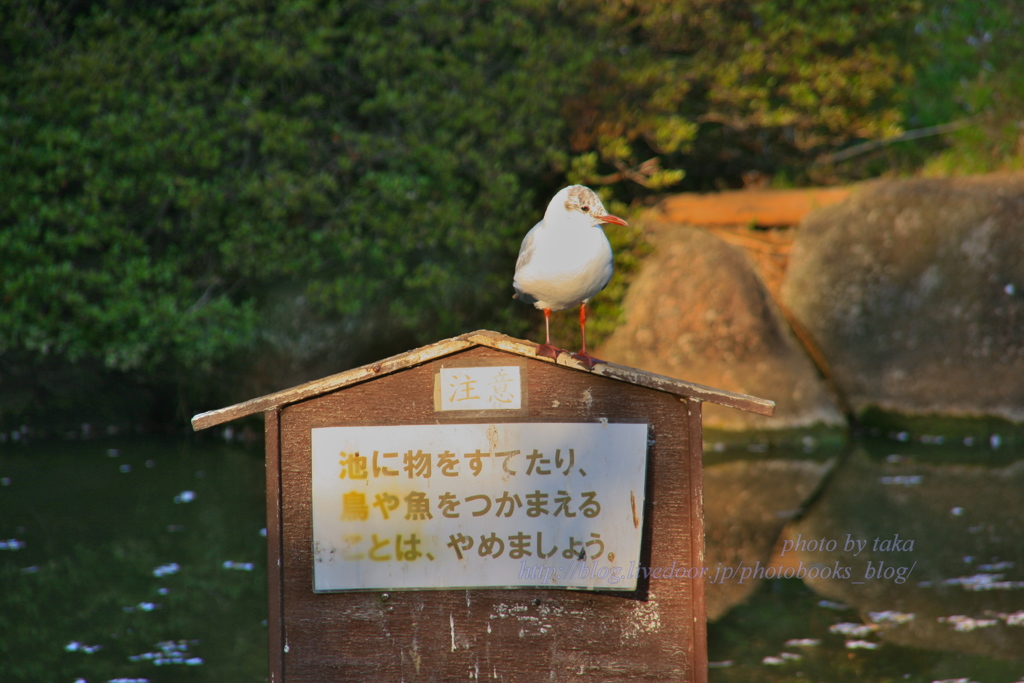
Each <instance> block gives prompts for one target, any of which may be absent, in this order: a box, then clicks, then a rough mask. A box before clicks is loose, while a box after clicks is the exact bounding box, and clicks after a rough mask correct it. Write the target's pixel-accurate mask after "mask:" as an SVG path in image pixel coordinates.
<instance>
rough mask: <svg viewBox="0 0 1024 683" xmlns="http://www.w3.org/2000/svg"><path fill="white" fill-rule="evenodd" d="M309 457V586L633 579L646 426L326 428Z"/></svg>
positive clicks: (579, 584) (608, 585)
mask: <svg viewBox="0 0 1024 683" xmlns="http://www.w3.org/2000/svg"><path fill="white" fill-rule="evenodd" d="M312 457H313V463H312V472H313V481H312V484H313V487H312V495H313V499H312V508H313V513H312V514H313V557H314V571H313V582H314V590H315V591H318V592H320V591H338V590H370V589H380V590H399V589H425V588H445V589H447V588H482V587H515V586H540V587H548V588H581V589H600V590H635V589H636V575H637V572H636V571H635V569H636V566H637V564H638V562H639V556H640V536H641V529H642V527H643V502H644V476H645V472H646V463H647V425H646V424H609V423H606V422H602V423H542V424H528V423H511V424H459V425H412V426H390V427H328V428H322V429H313V430H312ZM631 567H632V568H633V571H632V572H631V571H629V569H630V568H631ZM630 574H632V576H630Z"/></svg>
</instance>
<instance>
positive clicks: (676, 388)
mask: <svg viewBox="0 0 1024 683" xmlns="http://www.w3.org/2000/svg"><path fill="white" fill-rule="evenodd" d="M474 346H485V347H487V348H492V349H497V350H501V351H507V352H509V353H514V354H517V355H520V356H523V357H527V358H531V359H535V360H538V361H540V362H544V363H549V364H557V365H562V366H565V367H571V368H576V369H578V370H585V369H586V368H585V366H584V365H583V363H581V362H580V361H578V360H576V359H575V358H573V357H572V356H571V355H570V354H568V353H563V354H561V355H559V357H558V359H557V360H550V359H547V358H537V357H536V354H535V352H536V349H537V344H535V343H533V342H529V341H524V340H520V339H515V338H513V337H508V336H506V335H503V334H498V333H497V332H491V331H489V330H478V331H476V332H469V333H467V334H464V335H460V336H458V337H453V338H451V339H445V340H442V341H439V342H436V343H434V344H430V345H429V346H424V347H421V348H419V349H414V350H412V351H408V352H406V353H400V354H398V355H396V356H392V357H391V358H387V359H385V360H382V361H378V362H376V363H371V364H369V365H364V366H362V367H358V368H353V369H352V370H346V371H345V372H340V373H338V374H336V375H331V376H329V377H324V378H322V379H318V380H314V381H312V382H307V383H305V384H300V385H299V386H296V387H292V388H290V389H285V390H283V391H278V392H275V393H273V394H267V395H265V396H260V397H258V398H254V399H251V400H248V401H244V402H242V403H238V404H235V405H233V406H227V407H226V408H220V409H218V410H211V411H208V412H205V413H200V414H199V415H196V416H195V417H193V418H192V428H193V429H194V430H196V431H198V430H201V429H206V428H208V427H213V426H216V425H219V424H223V423H225V422H230V421H231V420H237V419H238V418H241V417H246V416H248V415H255V414H256V413H261V412H265V411H268V410H272V409H274V408H282V407H284V406H287V405H291V404H293V403H296V402H298V401H304V400H306V399H309V398H312V397H315V396H319V395H320V394H323V393H326V392H330V391H336V390H338V389H343V388H345V387H348V386H352V385H354V384H358V383H360V382H365V381H367V380H371V379H376V378H379V377H383V376H385V375H388V374H391V373H394V372H400V371H402V370H404V369H406V368H409V367H413V366H415V365H418V364H421V363H425V362H428V361H431V360H434V359H437V358H443V357H445V356H449V355H451V354H453V353H458V352H460V351H464V350H466V349H468V348H471V347H474ZM593 374H596V375H600V376H602V377H610V378H612V379H615V380H619V381H622V382H630V383H632V384H639V385H641V386H646V387H650V388H652V389H657V390H659V391H665V392H668V393H671V394H675V395H677V396H681V397H686V398H696V399H699V400H702V401H709V402H711V403H717V404H720V405H724V406H729V407H732V408H738V409H740V410H748V411H750V412H754V413H758V414H760V415H771V414H772V413H773V412H774V410H775V403H774V402H773V401H769V400H766V399H763V398H757V397H756V396H748V395H746V394H739V393H735V392H731V391H723V390H720V389H714V388H712V387H707V386H703V385H700V384H693V383H691V382H684V381H683V380H679V379H675V378H672V377H666V376H663V375H657V374H654V373H649V372H644V371H642V370H637V369H635V368H630V367H626V366H624V365H617V364H615V363H602V364H600V365H598V366H597V367H595V368H594V370H593Z"/></svg>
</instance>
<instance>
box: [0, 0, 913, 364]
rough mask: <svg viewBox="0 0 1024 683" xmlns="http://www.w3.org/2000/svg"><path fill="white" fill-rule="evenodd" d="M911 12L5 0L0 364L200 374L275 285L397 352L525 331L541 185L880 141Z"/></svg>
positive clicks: (668, 174)
mask: <svg viewBox="0 0 1024 683" xmlns="http://www.w3.org/2000/svg"><path fill="white" fill-rule="evenodd" d="M915 10H916V5H915V4H914V3H913V2H909V1H908V2H901V3H897V4H895V5H894V4H893V3H891V2H882V1H881V0H869V1H868V2H866V3H865V2H863V1H861V2H853V1H852V0H832V1H830V2H828V3H809V2H795V1H789V2H787V1H782V0H766V1H763V2H727V3H719V2H710V1H709V0H674V1H669V0H658V1H656V2H650V3H634V2H631V1H627V0H617V1H615V2H594V0H570V1H569V2H565V3H557V4H555V3H548V2H542V1H541V0H515V1H513V2H508V3H495V2H484V1H482V0H476V1H474V0H437V1H435V2H430V3H417V4H411V3H408V2H404V1H400V0H385V1H383V2H375V3H363V2H354V1H346V0H337V1H331V0H283V1H281V2H269V1H267V0H238V1H234V2H227V1H221V2H203V1H201V0H181V2H177V3H170V4H164V3H129V2H126V1H125V0H95V1H93V2H87V3H77V4H70V5H69V4H67V3H60V2H56V1H55V0H53V1H48V2H33V1H31V0H16V1H14V2H11V3H7V4H5V5H4V6H3V7H2V8H0V56H2V57H3V58H4V61H5V63H7V64H9V65H11V68H8V69H6V70H4V71H3V72H0V148H2V149H3V154H0V186H2V187H3V188H4V190H5V197H6V199H7V201H6V202H4V203H3V204H2V205H0V281H2V283H3V284H2V285H0V287H2V290H0V300H2V302H3V304H2V306H0V365H2V364H3V363H4V362H10V360H11V359H13V358H19V359H21V358H29V359H32V358H34V359H36V360H37V361H39V360H42V359H51V360H52V359H61V360H63V361H67V362H72V363H86V362H89V363H93V364H97V363H98V364H101V365H102V366H103V367H106V368H108V369H110V370H116V371H120V372H128V373H134V374H135V375H136V376H138V377H139V378H142V379H145V380H146V381H158V382H168V381H169V382H178V383H180V381H181V379H180V378H182V377H203V376H207V374H208V373H210V372H211V371H213V370H215V369H217V368H219V367H222V366H223V364H224V363H225V361H226V360H228V359H239V358H245V357H246V356H247V355H252V354H254V353H260V351H259V349H260V344H261V343H265V340H267V339H269V338H270V337H271V336H272V335H273V333H274V331H273V330H270V329H268V325H269V323H268V320H267V302H268V301H269V300H270V299H271V298H272V296H273V295H274V294H275V293H279V292H280V291H281V290H282V289H283V288H286V287H297V288H298V290H299V291H300V294H301V298H302V300H303V302H304V304H303V305H305V306H308V307H310V310H312V311H313V313H314V315H315V316H319V318H320V319H321V320H324V321H338V322H337V325H339V326H340V328H341V329H355V328H357V327H358V321H361V320H367V319H370V318H371V317H372V318H374V319H376V320H382V321H385V322H386V325H387V326H389V328H390V332H391V336H390V337H389V338H390V339H392V340H394V339H396V338H398V339H401V340H402V342H403V343H402V346H404V347H405V348H408V347H409V346H412V345H415V344H417V343H423V342H427V341H432V340H436V339H437V338H439V337H442V336H445V335H448V334H455V333H458V332H462V331H466V330H467V329H473V328H475V327H482V326H489V327H490V326H493V327H496V328H498V329H502V330H504V331H507V332H510V333H513V334H515V333H522V332H523V331H524V330H525V326H526V324H527V321H536V320H537V318H536V316H535V315H533V314H532V312H531V311H530V310H528V309H527V308H526V307H523V306H521V305H519V304H515V303H514V302H512V301H511V299H510V294H511V287H510V280H511V272H512V268H513V264H514V261H515V254H516V251H517V249H518V246H519V241H520V239H521V238H522V236H523V235H524V234H525V233H526V231H527V230H528V229H529V227H530V226H532V224H533V223H534V222H535V221H536V220H538V219H539V217H540V215H541V212H542V211H543V207H544V205H545V203H546V201H547V199H548V197H549V196H550V195H551V194H552V193H553V192H554V191H556V190H557V189H558V188H559V187H560V186H562V185H564V184H566V183H568V182H586V183H590V184H594V185H603V186H608V189H609V191H608V192H606V194H607V195H608V196H609V197H611V196H614V197H615V198H617V199H618V200H620V201H625V202H629V201H631V200H634V199H638V198H641V197H643V196H645V195H648V194H650V193H651V192H655V191H660V190H664V189H666V188H670V187H674V186H679V183H680V181H682V180H683V169H686V170H687V173H688V175H687V177H686V181H685V182H686V183H687V184H688V186H690V187H707V186H712V185H714V184H717V183H723V184H737V183H738V182H739V179H740V177H741V175H742V173H743V172H745V171H747V170H750V169H752V168H754V169H761V170H767V171H773V172H774V171H776V170H779V169H787V168H790V167H791V166H793V165H794V164H797V165H798V164H799V163H802V162H803V161H805V160H806V159H808V158H810V157H811V156H813V155H814V154H815V153H817V152H818V151H819V150H820V149H822V148H831V147H833V146H835V145H839V144H843V143H844V142H845V141H847V140H850V139H854V138H857V137H865V136H867V137H870V136H877V135H884V134H888V132H891V131H892V130H895V129H897V128H898V125H899V121H898V115H897V110H895V109H894V108H893V105H892V95H893V93H894V91H895V89H896V88H897V86H898V85H899V84H900V83H901V82H902V80H903V79H904V78H905V77H906V75H907V70H906V68H905V66H904V63H903V62H901V60H900V58H899V56H898V54H897V51H896V50H895V47H894V46H895V45H896V44H897V43H898V42H899V39H900V36H901V35H902V33H901V31H905V30H906V28H907V26H908V18H909V17H911V16H912V15H913V13H914V11H915ZM614 239H615V240H616V242H617V244H616V247H617V251H618V254H619V263H618V267H619V273H620V276H619V278H617V279H616V280H615V281H614V283H613V287H612V288H611V289H610V291H609V293H608V294H607V295H606V297H605V300H604V301H605V303H602V302H601V301H598V302H596V305H597V308H598V313H600V309H601V308H602V306H605V305H607V306H608V307H609V308H608V309H607V311H608V316H606V317H605V321H608V320H612V321H613V320H615V319H617V310H618V309H617V306H618V300H619V299H620V297H621V294H622V292H623V291H624V287H625V282H626V279H624V277H625V276H628V273H629V272H630V269H631V267H632V266H631V264H632V263H635V261H636V258H637V257H638V255H639V254H640V253H641V251H642V246H641V245H640V237H639V232H638V231H636V230H629V231H621V232H616V233H614ZM602 326H604V327H605V328H606V329H602ZM607 327H608V326H607V325H605V324H604V323H603V322H596V323H595V328H594V332H595V336H596V337H599V336H600V335H601V333H602V332H604V331H607ZM261 340H263V341H261ZM393 350H397V349H393V348H374V349H373V352H374V355H375V356H376V357H379V356H380V355H381V354H382V353H387V352H391V351H393ZM351 360H368V359H364V358H354V359H351Z"/></svg>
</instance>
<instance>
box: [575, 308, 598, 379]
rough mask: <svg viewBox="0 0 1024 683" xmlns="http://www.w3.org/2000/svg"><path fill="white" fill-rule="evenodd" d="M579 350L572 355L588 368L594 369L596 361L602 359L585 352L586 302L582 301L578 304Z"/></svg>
mask: <svg viewBox="0 0 1024 683" xmlns="http://www.w3.org/2000/svg"><path fill="white" fill-rule="evenodd" d="M580 341H581V343H582V344H581V346H580V352H579V353H574V354H573V356H574V357H575V358H577V359H579V360H581V361H583V362H584V363H586V365H587V368H588V369H590V370H593V369H594V366H595V365H597V364H598V363H603V362H604V361H603V360H598V359H596V358H594V357H593V356H591V355H590V354H589V353H587V303H586V302H585V301H584V302H583V303H582V304H580Z"/></svg>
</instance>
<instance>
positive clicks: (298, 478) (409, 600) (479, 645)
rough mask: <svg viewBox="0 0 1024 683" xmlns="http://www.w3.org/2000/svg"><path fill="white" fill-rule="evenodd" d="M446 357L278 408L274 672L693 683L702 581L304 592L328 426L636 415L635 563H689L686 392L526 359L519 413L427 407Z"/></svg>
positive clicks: (694, 468) (695, 435) (694, 504)
mask: <svg viewBox="0 0 1024 683" xmlns="http://www.w3.org/2000/svg"><path fill="white" fill-rule="evenodd" d="M508 358H509V356H508V355H507V352H504V351H501V350H498V349H494V348H490V347H489V346H473V347H472V348H468V349H467V350H465V351H463V352H461V353H457V354H456V355H454V356H451V357H450V362H456V361H458V362H460V363H464V362H465V361H466V360H467V359H472V360H473V361H475V362H478V363H479V364H480V365H492V364H502V363H503V362H506V361H507V360H508ZM445 360H446V359H445V358H435V359H433V360H431V361H430V362H428V363H425V364H420V365H416V366H413V367H408V368H407V369H404V370H401V371H398V372H394V373H392V374H388V375H386V376H382V377H379V378H378V379H376V380H375V381H373V382H362V383H356V384H353V385H350V386H348V387H346V388H344V389H343V390H340V391H335V392H333V393H328V394H326V395H322V396H318V397H316V398H314V399H311V400H306V401H300V402H298V403H295V404H292V405H290V406H287V407H285V408H283V409H282V410H281V412H280V420H281V422H280V424H281V435H282V436H281V454H282V466H281V482H280V494H281V495H282V496H283V497H284V500H286V501H288V504H287V505H286V506H284V507H283V509H281V514H282V518H281V523H282V529H281V531H282V539H283V548H282V552H283V558H282V560H283V563H282V566H281V579H280V580H281V585H280V591H281V595H282V596H283V601H284V605H285V606H286V607H285V610H284V617H283V618H284V623H283V639H284V643H285V646H284V653H283V655H282V661H281V663H280V665H281V667H282V669H283V674H284V677H285V679H286V680H287V681H289V682H295V683H297V682H300V681H308V682H310V683H313V682H316V683H328V682H333V681H398V680H402V681H410V682H414V681H450V680H461V679H468V680H483V679H486V680H503V681H530V682H532V681H542V680H543V681H706V675H707V651H706V635H705V617H704V613H703V604H704V603H703V590H704V588H703V581H701V580H700V579H694V580H689V579H661V580H658V579H651V580H650V581H648V582H642V583H641V586H640V588H639V589H638V590H637V591H635V592H633V593H627V594H607V593H592V592H583V591H563V590H540V589H520V590H491V589H487V590H457V591H408V592H391V593H382V592H379V591H374V592H347V593H329V594H314V593H313V591H312V586H313V555H312V521H311V519H312V515H311V509H310V502H311V443H310V430H311V429H313V428H316V427H328V426H340V425H346V426H356V425H381V424H396V425H397V424H446V423H465V422H487V421H490V422H512V421H522V422H594V421H599V420H601V419H602V418H604V419H607V420H608V421H609V422H646V423H648V424H649V447H648V469H647V484H646V485H647V493H646V498H645V503H644V527H643V542H642V550H641V557H640V560H641V563H642V564H643V565H645V566H653V567H667V566H670V565H672V564H673V563H675V566H676V567H677V568H678V567H686V568H688V567H692V566H699V565H700V564H701V562H702V558H703V511H702V507H701V506H702V500H701V490H700V471H701V470H700V468H701V463H700V448H701V443H700V402H699V401H695V400H685V399H684V400H680V398H679V397H678V396H676V395H674V394H671V393H665V392H660V391H651V390H649V389H646V388H644V387H641V386H636V385H633V384H628V383H624V382H622V381H616V380H613V379H609V378H606V377H601V376H600V375H598V374H591V373H585V372H568V371H566V369H564V368H559V367H557V366H556V365H555V364H553V363H550V362H546V361H543V360H539V359H538V360H534V359H530V360H529V361H528V362H527V371H526V375H525V377H524V384H525V386H526V391H527V392H528V394H529V403H528V406H529V407H528V412H527V414H526V415H521V416H516V417H512V418H507V419H506V418H503V417H502V416H501V415H495V416H492V417H490V418H482V417H481V418H467V417H466V416H459V415H450V414H447V413H443V412H435V411H434V405H433V382H434V374H435V373H436V372H437V371H438V368H439V366H440V365H443V364H444V363H445ZM268 492H270V489H269V488H268ZM653 530H656V532H653ZM271 590H272V591H273V590H274V587H272V588H271ZM272 629H273V626H272ZM275 680H276V679H275Z"/></svg>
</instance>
